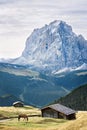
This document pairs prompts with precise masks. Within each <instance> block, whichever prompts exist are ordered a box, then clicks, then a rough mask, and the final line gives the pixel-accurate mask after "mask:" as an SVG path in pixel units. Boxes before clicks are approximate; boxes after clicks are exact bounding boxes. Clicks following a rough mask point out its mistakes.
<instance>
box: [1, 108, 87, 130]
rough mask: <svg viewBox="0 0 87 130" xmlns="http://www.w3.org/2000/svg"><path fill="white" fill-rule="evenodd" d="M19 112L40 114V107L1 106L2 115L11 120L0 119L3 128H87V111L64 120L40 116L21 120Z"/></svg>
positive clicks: (61, 129)
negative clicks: (18, 118) (18, 116)
mask: <svg viewBox="0 0 87 130" xmlns="http://www.w3.org/2000/svg"><path fill="white" fill-rule="evenodd" d="M19 113H25V114H28V115H30V116H31V115H40V114H41V113H40V110H39V109H38V108H33V107H29V106H25V107H24V108H14V107H0V115H2V116H9V117H11V119H9V120H3V121H2V120H1V121H0V129H2V130H87V111H85V112H78V113H77V116H76V117H77V119H76V120H71V121H68V120H64V119H54V118H42V117H39V116H33V117H29V121H28V122H26V121H24V120H23V119H21V120H20V121H19V122H18V120H17V118H12V117H15V116H17V115H18V114H19Z"/></svg>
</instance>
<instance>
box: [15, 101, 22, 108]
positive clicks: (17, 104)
mask: <svg viewBox="0 0 87 130" xmlns="http://www.w3.org/2000/svg"><path fill="white" fill-rule="evenodd" d="M13 106H14V107H23V106H24V104H23V103H22V102H21V101H17V102H14V103H13Z"/></svg>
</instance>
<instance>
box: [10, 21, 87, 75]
mask: <svg viewBox="0 0 87 130" xmlns="http://www.w3.org/2000/svg"><path fill="white" fill-rule="evenodd" d="M11 63H12V64H20V65H31V66H32V67H33V68H37V69H38V70H45V71H50V72H52V73H53V72H56V71H59V70H61V69H64V68H70V69H76V68H80V66H83V64H85V66H86V69H87V41H86V40H85V39H84V38H83V36H82V35H79V36H77V35H76V34H75V33H74V32H73V31H72V27H71V26H69V25H68V24H66V23H65V22H63V21H57V20H56V21H53V22H51V23H50V24H49V25H45V26H44V27H42V28H40V29H35V30H34V31H33V32H32V34H31V35H30V36H29V37H28V38H27V41H26V46H25V49H24V51H23V53H22V55H21V57H19V58H16V59H14V60H13V61H11Z"/></svg>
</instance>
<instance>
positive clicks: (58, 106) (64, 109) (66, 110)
mask: <svg viewBox="0 0 87 130" xmlns="http://www.w3.org/2000/svg"><path fill="white" fill-rule="evenodd" d="M46 108H52V109H54V110H56V111H59V112H61V113H63V114H65V115H70V114H73V113H76V111H75V110H72V109H71V108H68V107H66V106H63V105H61V104H53V105H49V106H47V107H44V108H42V110H43V109H46Z"/></svg>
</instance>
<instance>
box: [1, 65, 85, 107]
mask: <svg viewBox="0 0 87 130" xmlns="http://www.w3.org/2000/svg"><path fill="white" fill-rule="evenodd" d="M85 83H87V71H86V70H82V71H81V70H77V71H74V72H70V73H69V72H68V73H66V72H62V73H60V74H55V75H46V74H43V73H39V72H37V71H33V70H29V68H27V67H25V66H19V65H12V64H5V63H3V64H0V96H3V95H8V94H9V95H14V96H15V97H17V98H18V99H20V100H21V101H23V102H25V103H26V104H28V105H33V106H38V107H41V106H44V105H46V104H48V103H50V102H52V101H54V100H56V99H57V98H60V97H62V96H64V95H66V94H68V93H69V92H70V91H72V90H73V89H74V88H76V87H77V86H80V85H82V84H85Z"/></svg>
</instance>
